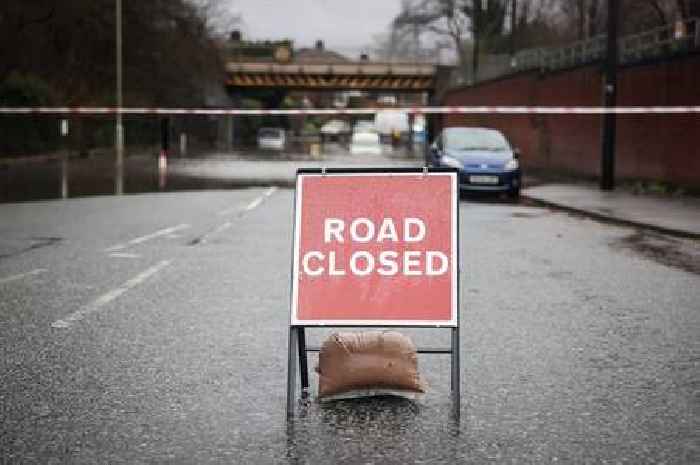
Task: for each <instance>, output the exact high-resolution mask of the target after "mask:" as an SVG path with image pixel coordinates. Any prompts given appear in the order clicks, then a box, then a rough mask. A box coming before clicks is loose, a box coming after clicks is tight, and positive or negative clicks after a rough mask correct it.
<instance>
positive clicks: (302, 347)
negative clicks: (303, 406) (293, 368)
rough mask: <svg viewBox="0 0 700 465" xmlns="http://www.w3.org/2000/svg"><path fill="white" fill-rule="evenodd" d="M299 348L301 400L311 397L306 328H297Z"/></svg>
mask: <svg viewBox="0 0 700 465" xmlns="http://www.w3.org/2000/svg"><path fill="white" fill-rule="evenodd" d="M297 334H298V341H297V345H298V347H299V378H300V380H301V398H302V399H306V398H307V397H308V396H309V369H308V359H307V356H306V332H305V331H304V327H303V326H300V327H298V328H297Z"/></svg>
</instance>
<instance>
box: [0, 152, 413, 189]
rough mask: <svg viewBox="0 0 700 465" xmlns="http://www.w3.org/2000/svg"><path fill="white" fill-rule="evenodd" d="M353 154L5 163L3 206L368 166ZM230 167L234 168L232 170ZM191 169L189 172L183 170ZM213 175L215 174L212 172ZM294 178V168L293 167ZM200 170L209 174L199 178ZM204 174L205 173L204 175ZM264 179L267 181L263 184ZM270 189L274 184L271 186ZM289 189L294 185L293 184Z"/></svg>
mask: <svg viewBox="0 0 700 465" xmlns="http://www.w3.org/2000/svg"><path fill="white" fill-rule="evenodd" d="M352 157H353V156H352V155H350V154H349V153H348V151H347V150H346V149H344V148H343V147H342V146H329V147H328V148H327V150H325V149H324V152H323V154H322V155H321V156H320V157H314V156H311V155H310V154H308V153H304V152H302V151H299V152H290V151H287V152H261V151H257V150H242V151H238V152H235V153H218V154H208V155H202V156H193V157H188V158H183V157H177V156H174V157H171V158H169V159H168V163H167V164H166V165H168V166H164V165H162V164H160V163H159V160H158V157H157V156H156V155H144V156H130V157H127V158H126V159H125V163H124V167H123V169H122V173H121V175H120V174H119V172H118V170H117V168H116V167H115V163H114V158H113V157H111V156H93V157H89V158H71V159H70V160H69V161H68V162H66V161H62V160H61V159H50V160H43V161H31V162H23V163H13V162H11V161H5V162H3V160H1V159H0V203H2V202H20V201H28V200H45V199H60V198H74V197H84V196H91V195H114V194H115V193H125V194H136V193H148V192H173V191H184V190H212V189H241V188H247V187H252V186H257V185H260V183H261V182H264V181H265V172H264V170H263V171H262V175H261V174H260V169H256V168H257V167H256V162H264V163H269V162H272V163H275V162H280V166H283V165H284V164H285V163H287V164H288V163H290V162H299V163H300V165H303V163H304V162H308V163H310V164H312V163H319V162H321V161H329V162H331V161H333V162H337V161H341V162H346V161H347V162H348V163H349V164H357V163H360V164H358V166H362V165H361V163H362V160H360V161H359V162H358V160H357V159H356V158H352ZM422 159H423V155H422V149H419V148H416V149H414V150H413V151H409V150H406V149H397V150H393V151H387V153H385V154H383V155H381V156H377V157H376V160H375V161H376V162H381V161H386V162H387V165H391V163H392V162H399V163H400V162H405V161H412V160H422ZM227 162H228V163H230V165H231V166H230V167H228V165H227ZM183 167H186V169H179V168H183ZM223 168H226V169H223ZM241 169H251V170H252V171H251V172H254V173H255V176H256V177H254V178H246V176H245V173H244V172H243V173H241V172H240V171H239V170H241ZM212 170H214V171H213V173H212ZM289 170H291V172H292V174H293V171H294V168H293V167H290V168H289ZM199 171H202V172H205V173H206V175H197V174H198V172H199ZM200 174H201V173H200ZM270 176H271V179H273V180H274V179H278V181H276V182H273V184H278V185H279V184H280V183H281V180H280V177H279V173H278V172H271V173H270ZM261 180H262V181H261ZM264 184H265V185H269V184H271V183H270V182H265V183H264ZM287 184H289V182H287Z"/></svg>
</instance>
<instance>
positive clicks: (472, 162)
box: [428, 127, 521, 198]
mask: <svg viewBox="0 0 700 465" xmlns="http://www.w3.org/2000/svg"><path fill="white" fill-rule="evenodd" d="M519 156H520V155H519V153H518V151H517V150H516V149H513V148H512V147H511V145H510V144H509V143H508V141H507V140H506V138H505V136H503V134H502V133H501V132H500V131H497V130H495V129H487V128H464V127H453V128H445V129H443V130H442V132H441V133H440V135H439V136H438V137H437V138H436V139H435V142H433V144H432V145H431V146H430V153H429V160H428V161H429V163H430V164H431V165H433V166H448V167H450V168H457V169H458V170H459V187H460V190H464V191H486V192H505V193H506V194H508V196H510V197H511V198H518V197H519V196H520V184H521V173H520V163H519V162H518V158H519Z"/></svg>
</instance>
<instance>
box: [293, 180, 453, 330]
mask: <svg viewBox="0 0 700 465" xmlns="http://www.w3.org/2000/svg"><path fill="white" fill-rule="evenodd" d="M457 201H458V191H457V179H456V174H455V173H451V172H429V173H405V172H382V173H342V174H326V175H321V174H299V175H298V177H297V186H296V211H295V212H296V218H295V229H294V230H295V235H294V265H293V273H292V274H293V276H292V312H291V324H292V325H304V326H322V325H328V326H333V325H357V326H363V325H364V326H383V325H386V326H394V325H397V326H456V325H457V267H458V261H457V260H458V259H457Z"/></svg>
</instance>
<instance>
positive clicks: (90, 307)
mask: <svg viewBox="0 0 700 465" xmlns="http://www.w3.org/2000/svg"><path fill="white" fill-rule="evenodd" d="M170 263H171V262H170V260H163V261H162V262H160V263H158V264H156V265H154V266H152V267H150V268H148V269H147V270H145V271H143V272H141V273H139V274H138V275H136V276H134V277H133V278H131V279H130V280H128V281H127V282H125V283H124V284H122V285H121V286H119V287H118V288H116V289H113V290H111V291H109V292H107V293H106V294H102V295H101V296H100V297H98V298H97V299H95V300H94V301H92V302H90V303H89V304H87V305H85V306H84V307H82V308H81V309H80V310H77V311H75V312H73V313H71V314H70V315H68V316H67V317H66V318H64V319H62V320H56V321H54V322H53V323H51V327H52V328H69V327H70V326H71V325H72V324H73V323H75V322H76V321H80V320H82V319H83V318H85V316H86V315H89V314H90V313H94V312H96V311H98V310H99V309H100V308H102V307H104V306H105V305H107V304H108V303H110V302H111V301H113V300H114V299H116V298H118V297H119V296H121V295H122V294H124V293H125V292H126V291H128V290H129V289H131V288H133V287H136V286H138V285H139V284H141V283H142V282H144V281H145V280H147V279H148V278H150V277H151V276H153V275H154V274H156V273H158V272H159V271H161V270H162V269H163V268H165V267H166V266H168V265H170Z"/></svg>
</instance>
